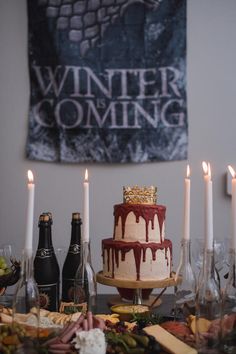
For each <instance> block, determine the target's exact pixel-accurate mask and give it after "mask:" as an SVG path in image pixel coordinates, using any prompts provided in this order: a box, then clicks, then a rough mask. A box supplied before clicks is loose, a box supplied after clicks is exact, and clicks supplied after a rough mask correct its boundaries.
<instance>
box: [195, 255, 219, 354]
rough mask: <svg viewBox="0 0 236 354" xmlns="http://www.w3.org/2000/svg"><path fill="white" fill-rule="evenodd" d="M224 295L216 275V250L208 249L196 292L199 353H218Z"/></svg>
mask: <svg viewBox="0 0 236 354" xmlns="http://www.w3.org/2000/svg"><path fill="white" fill-rule="evenodd" d="M221 314H222V296H221V292H220V288H219V282H218V280H217V279H216V276H215V264H214V251H213V249H212V250H210V249H206V250H205V252H204V257H203V269H202V272H201V275H200V278H199V282H198V287H197V293H196V345H197V349H198V353H204V354H208V353H209V354H210V353H211V354H213V353H214V354H216V353H218V352H219V348H220V340H221Z"/></svg>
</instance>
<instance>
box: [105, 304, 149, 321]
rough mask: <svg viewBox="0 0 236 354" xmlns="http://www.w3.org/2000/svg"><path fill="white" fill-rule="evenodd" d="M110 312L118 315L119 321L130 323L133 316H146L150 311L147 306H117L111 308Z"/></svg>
mask: <svg viewBox="0 0 236 354" xmlns="http://www.w3.org/2000/svg"><path fill="white" fill-rule="evenodd" d="M111 311H112V312H113V313H116V314H118V315H119V318H120V320H121V321H130V320H131V319H132V318H133V315H134V314H138V315H139V316H143V317H145V316H147V315H148V314H150V309H149V307H148V306H147V305H133V304H117V305H113V306H111Z"/></svg>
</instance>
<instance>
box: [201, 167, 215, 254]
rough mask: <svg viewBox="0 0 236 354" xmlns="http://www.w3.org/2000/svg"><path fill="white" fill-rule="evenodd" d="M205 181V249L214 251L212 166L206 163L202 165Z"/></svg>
mask: <svg viewBox="0 0 236 354" xmlns="http://www.w3.org/2000/svg"><path fill="white" fill-rule="evenodd" d="M202 168H203V171H204V181H205V230H204V231H205V248H206V249H207V250H213V199H212V180H211V166H210V164H209V163H208V164H207V163H206V162H205V161H204V162H203V163H202Z"/></svg>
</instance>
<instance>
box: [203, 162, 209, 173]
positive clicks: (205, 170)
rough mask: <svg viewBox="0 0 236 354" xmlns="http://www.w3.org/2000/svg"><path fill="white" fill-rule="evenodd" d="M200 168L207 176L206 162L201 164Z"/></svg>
mask: <svg viewBox="0 0 236 354" xmlns="http://www.w3.org/2000/svg"><path fill="white" fill-rule="evenodd" d="M202 168H203V172H204V174H205V175H207V174H208V166H207V163H206V161H203V162H202Z"/></svg>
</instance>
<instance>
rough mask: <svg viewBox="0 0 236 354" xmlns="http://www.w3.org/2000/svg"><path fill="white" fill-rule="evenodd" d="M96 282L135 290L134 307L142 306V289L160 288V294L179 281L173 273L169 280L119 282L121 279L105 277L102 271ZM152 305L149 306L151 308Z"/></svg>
mask: <svg viewBox="0 0 236 354" xmlns="http://www.w3.org/2000/svg"><path fill="white" fill-rule="evenodd" d="M96 280H97V282H98V283H100V284H103V285H108V286H113V287H116V288H127V289H134V290H135V292H134V298H133V304H134V305H140V304H143V300H142V289H154V288H162V289H163V290H162V292H161V294H162V293H163V292H164V291H165V289H166V288H167V287H170V286H175V285H176V284H177V283H178V281H179V279H177V280H175V278H174V273H172V274H171V277H170V278H166V279H163V280H121V279H113V278H108V277H105V276H104V275H103V272H102V271H100V272H98V273H97V275H96ZM157 296H158V295H157ZM158 300H159V299H158ZM158 300H157V301H158ZM154 301H155V300H154ZM157 301H156V302H157ZM156 302H155V303H156ZM152 304H153V302H152ZM152 304H151V305H150V306H153V305H152Z"/></svg>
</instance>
